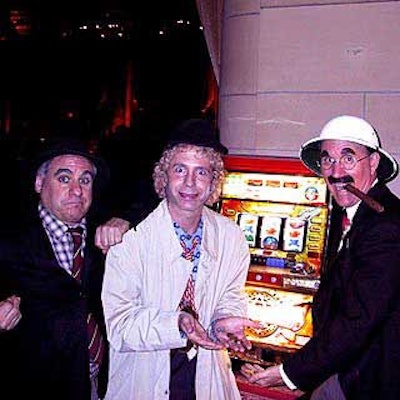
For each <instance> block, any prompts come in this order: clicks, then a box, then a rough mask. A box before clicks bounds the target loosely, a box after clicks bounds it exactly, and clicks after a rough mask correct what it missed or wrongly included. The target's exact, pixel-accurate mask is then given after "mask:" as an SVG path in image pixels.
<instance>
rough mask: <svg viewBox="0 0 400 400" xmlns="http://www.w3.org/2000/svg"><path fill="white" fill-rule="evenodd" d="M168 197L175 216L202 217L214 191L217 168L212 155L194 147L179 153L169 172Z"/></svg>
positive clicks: (175, 218)
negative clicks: (214, 168) (213, 164)
mask: <svg viewBox="0 0 400 400" xmlns="http://www.w3.org/2000/svg"><path fill="white" fill-rule="evenodd" d="M167 181H168V183H167V186H166V197H167V200H168V207H169V210H170V213H171V216H172V218H173V219H174V220H175V221H177V222H179V221H180V220H181V218H182V217H183V216H185V217H189V216H190V217H195V218H197V217H198V218H200V216H201V213H202V210H203V205H204V204H205V203H206V201H207V200H208V198H209V196H210V194H211V192H212V182H213V171H212V168H211V163H210V158H209V156H208V155H207V154H206V153H204V152H202V151H201V149H199V148H197V147H194V146H191V147H190V148H188V149H186V150H182V151H179V152H177V153H176V154H175V155H174V157H173V158H172V160H171V163H170V165H169V168H168V171H167Z"/></svg>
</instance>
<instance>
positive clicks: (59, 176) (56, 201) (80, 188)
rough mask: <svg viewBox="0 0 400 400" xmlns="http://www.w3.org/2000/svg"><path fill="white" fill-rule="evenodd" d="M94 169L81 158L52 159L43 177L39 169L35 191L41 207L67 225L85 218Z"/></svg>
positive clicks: (69, 156) (66, 156)
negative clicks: (38, 195)
mask: <svg viewBox="0 0 400 400" xmlns="http://www.w3.org/2000/svg"><path fill="white" fill-rule="evenodd" d="M94 176H95V167H94V166H93V164H92V163H91V162H90V161H89V160H88V159H87V158H85V157H81V156H77V155H61V156H57V157H55V158H53V159H52V160H51V162H50V164H49V165H48V170H47V173H43V172H41V170H40V169H39V171H38V173H37V175H36V181H35V190H36V192H37V193H39V194H40V200H41V202H42V204H43V205H44V206H45V207H46V208H47V209H48V210H49V211H50V212H51V213H52V214H54V215H55V217H56V218H58V219H59V220H60V221H62V222H64V223H67V224H75V223H78V222H80V221H81V219H82V218H83V217H84V216H85V215H86V213H87V212H88V210H89V207H90V205H91V203H92V190H93V181H94Z"/></svg>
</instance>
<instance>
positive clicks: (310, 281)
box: [218, 156, 331, 365]
mask: <svg viewBox="0 0 400 400" xmlns="http://www.w3.org/2000/svg"><path fill="white" fill-rule="evenodd" d="M224 161H225V168H226V170H227V175H226V177H225V180H224V183H223V187H222V195H221V200H220V202H219V204H218V210H219V212H220V213H222V214H223V215H225V216H227V217H228V218H230V219H232V220H233V221H235V223H237V224H238V225H239V226H240V228H241V229H242V231H243V233H244V235H245V238H246V241H247V243H248V245H249V251H250V259H251V265H250V268H249V272H248V277H247V282H246V287H245V291H246V295H247V299H248V313H249V317H250V318H253V319H255V320H258V321H260V322H262V323H263V325H264V328H263V329H257V330H255V329H249V330H248V331H247V332H246V334H247V337H248V338H249V339H250V340H251V342H252V344H253V349H252V350H251V352H249V353H247V354H245V355H240V354H231V356H232V359H233V360H234V359H238V358H239V359H241V361H248V362H256V363H259V364H261V365H271V364H273V363H276V362H279V360H280V358H281V357H282V355H283V354H284V353H286V352H292V351H296V350H297V349H299V348H300V347H302V346H304V344H305V343H307V341H308V340H309V339H310V338H311V336H312V319H311V318H312V317H311V305H312V301H313V295H314V294H315V292H316V290H317V289H318V286H319V283H320V276H321V272H322V270H323V266H324V262H325V251H326V245H327V240H328V234H329V221H330V209H331V204H330V197H329V192H328V190H327V186H326V184H325V181H324V179H323V178H321V177H318V176H316V175H315V174H314V173H313V172H311V171H309V170H308V169H307V168H306V167H305V166H304V165H303V164H302V162H301V161H300V160H298V159H294V158H268V157H247V156H226V157H225V158H224Z"/></svg>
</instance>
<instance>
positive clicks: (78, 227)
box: [69, 226, 83, 236]
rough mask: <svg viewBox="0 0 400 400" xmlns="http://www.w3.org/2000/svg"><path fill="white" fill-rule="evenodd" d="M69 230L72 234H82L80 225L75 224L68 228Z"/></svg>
mask: <svg viewBox="0 0 400 400" xmlns="http://www.w3.org/2000/svg"><path fill="white" fill-rule="evenodd" d="M69 231H70V232H71V234H72V235H80V236H82V234H83V228H82V227H81V226H76V227H75V228H69Z"/></svg>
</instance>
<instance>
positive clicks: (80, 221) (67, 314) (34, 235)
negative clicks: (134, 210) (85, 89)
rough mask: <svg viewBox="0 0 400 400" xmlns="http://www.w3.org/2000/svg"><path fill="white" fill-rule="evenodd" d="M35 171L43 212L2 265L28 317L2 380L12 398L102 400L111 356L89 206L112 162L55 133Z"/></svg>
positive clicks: (100, 268)
mask: <svg viewBox="0 0 400 400" xmlns="http://www.w3.org/2000/svg"><path fill="white" fill-rule="evenodd" d="M32 169H33V172H34V175H35V176H34V188H35V192H36V193H37V195H38V201H37V204H36V210H35V212H34V213H33V215H32V217H31V218H29V220H28V221H27V223H26V226H25V227H24V229H22V230H21V231H20V232H19V234H18V235H17V236H16V237H14V238H12V239H10V240H9V242H8V243H7V244H4V243H2V246H4V248H7V256H6V257H5V256H4V255H3V256H2V257H3V258H7V262H6V267H5V268H4V269H3V270H5V271H7V274H6V275H7V280H8V282H9V285H10V288H9V289H10V292H12V293H15V294H16V295H18V297H19V298H20V311H21V315H22V318H21V320H20V321H19V323H18V325H17V326H16V327H15V328H14V329H13V331H10V332H8V334H9V335H13V341H12V343H14V346H13V347H12V348H11V347H10V348H9V349H7V353H8V354H9V355H10V358H5V353H4V352H3V353H2V364H3V365H4V364H6V361H5V360H11V361H10V363H11V364H8V368H9V375H8V376H9V379H7V378H6V377H5V375H2V382H3V379H5V382H7V384H10V387H12V388H13V389H12V393H13V396H12V398H13V399H23V398H26V396H27V394H28V396H29V397H31V398H35V399H41V400H50V399H51V400H54V399H57V400H98V399H99V398H102V396H103V394H104V392H105V389H106V379H107V356H108V349H107V341H106V335H105V327H104V319H103V313H102V306H101V299H100V291H101V285H102V279H103V271H104V256H103V254H102V253H101V251H100V250H99V249H97V248H96V247H95V245H94V227H92V226H91V224H90V221H89V218H88V212H89V210H90V208H91V206H92V201H93V195H94V192H96V193H97V189H100V187H101V186H103V185H104V184H105V183H106V181H107V179H108V168H107V165H106V164H105V162H104V161H103V160H102V159H100V158H98V157H96V156H95V155H94V154H92V153H90V152H89V151H88V149H87V147H86V146H85V145H84V144H83V143H81V142H79V141H77V140H73V141H72V140H68V139H60V140H58V139H55V140H49V142H46V143H45V145H44V148H43V149H41V151H40V152H39V154H38V156H37V157H36V158H35V160H34V162H33V164H32ZM76 240H77V241H76ZM3 272H4V271H3ZM10 365H12V366H13V368H11V367H10ZM6 376H7V375H6ZM11 383H13V385H11Z"/></svg>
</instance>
